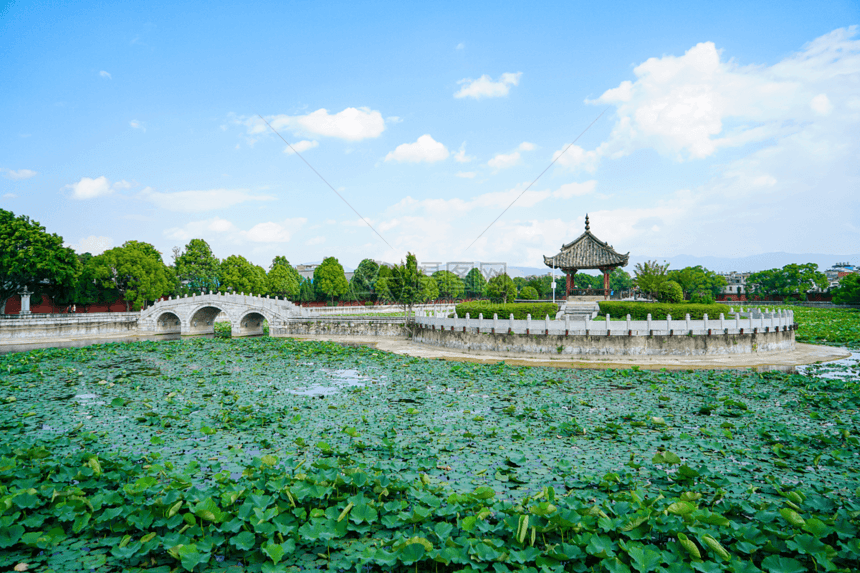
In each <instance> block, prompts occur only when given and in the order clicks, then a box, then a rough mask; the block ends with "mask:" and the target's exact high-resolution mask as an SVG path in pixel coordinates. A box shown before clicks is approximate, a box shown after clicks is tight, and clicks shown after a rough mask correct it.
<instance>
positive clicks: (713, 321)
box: [415, 310, 794, 336]
mask: <svg viewBox="0 0 860 573" xmlns="http://www.w3.org/2000/svg"><path fill="white" fill-rule="evenodd" d="M415 323H416V324H418V325H420V326H422V327H425V328H432V329H436V330H454V331H460V332H479V333H480V332H485V333H496V334H504V333H510V334H530V335H531V334H534V335H540V334H545V335H554V336H559V335H568V336H571V335H603V336H669V335H692V336H713V335H718V334H752V333H758V332H779V331H782V332H784V331H788V330H793V329H794V313H793V312H792V311H790V310H774V311H771V312H753V313H748V312H747V313H735V314H734V316H730V317H728V318H727V317H726V316H725V314H723V313H721V314H720V316H719V318H710V317H709V316H708V315H705V316H704V317H703V320H691V319H690V315H689V314H688V315H686V316H685V317H684V318H683V319H680V320H679V319H675V318H672V317H671V316H668V317H666V319H660V320H657V319H652V318H651V315H650V314H649V315H648V319H647V320H631V319H630V315H629V314H628V315H627V318H626V320H620V321H619V320H611V317H610V316H607V317H606V320H591V319H590V318H586V319H585V320H573V319H571V317H570V315H565V316H564V318H563V319H550V318H549V317H547V318H546V319H543V320H534V319H532V318H531V315H529V316H528V317H527V318H526V319H525V320H515V319H514V317H513V315H510V316H509V317H508V318H500V317H499V316H498V315H496V314H494V315H493V317H492V318H485V317H484V315H483V314H482V315H479V316H478V317H477V318H472V317H470V316H469V315H468V314H467V315H466V317H465V318H457V317H454V318H447V317H445V316H444V315H443V314H442V313H437V314H435V315H434V316H428V317H421V316H419V317H416V319H415Z"/></svg>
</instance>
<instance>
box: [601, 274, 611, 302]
mask: <svg viewBox="0 0 860 573" xmlns="http://www.w3.org/2000/svg"><path fill="white" fill-rule="evenodd" d="M610 272H612V271H609V270H607V269H603V300H609V273H610Z"/></svg>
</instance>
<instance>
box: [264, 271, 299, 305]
mask: <svg viewBox="0 0 860 573" xmlns="http://www.w3.org/2000/svg"><path fill="white" fill-rule="evenodd" d="M290 268H292V267H286V266H284V265H272V269H271V270H270V271H269V274H268V276H267V279H268V283H269V294H272V295H275V296H284V297H287V298H289V299H293V298H295V297H296V295H298V294H299V281H298V280H296V276H298V272H296V270H295V269H293V272H295V275H294V274H293V273H291V272H290V270H289V269H290Z"/></svg>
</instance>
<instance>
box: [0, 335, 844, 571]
mask: <svg viewBox="0 0 860 573" xmlns="http://www.w3.org/2000/svg"><path fill="white" fill-rule="evenodd" d="M858 373H860V368H859V367H858V365H857V363H856V362H848V363H843V364H841V365H837V366H833V367H822V366H819V367H814V368H811V369H809V370H807V371H806V373H805V374H786V373H778V372H766V373H756V372H731V371H698V372H692V371H689V372H666V371H643V370H637V369H628V370H571V369H549V368H534V367H513V366H509V365H506V364H504V363H498V364H493V365H482V364H470V363H455V362H445V361H440V360H424V359H414V358H410V357H405V356H399V355H392V354H387V353H383V352H380V351H377V350H375V349H372V348H367V347H345V346H340V345H336V344H332V343H320V342H300V341H294V340H291V339H273V338H268V337H265V338H256V339H236V340H231V339H193V340H183V341H176V342H139V343H129V344H107V345H98V346H90V347H86V348H81V349H48V350H36V351H31V352H27V353H18V354H10V355H6V356H2V357H0V402H2V405H0V427H2V431H3V433H2V438H0V512H2V513H0V567H4V568H7V567H8V568H11V567H13V566H15V565H16V564H20V563H26V564H28V565H29V567H30V569H36V568H38V570H40V571H117V570H128V571H143V570H151V571H163V572H165V573H167V572H169V571H175V570H189V571H191V570H194V571H264V572H270V571H299V570H319V569H323V570H343V571H347V570H355V571H376V570H403V571H418V570H428V571H429V570H432V571H493V572H499V573H501V572H503V571H516V570H524V571H541V570H547V571H562V570H565V571H583V572H584V571H610V572H613V573H619V572H630V571H639V572H646V571H657V572H669V573H682V572H683V573H686V572H692V571H701V572H716V571H733V572H755V571H762V570H763V571H768V572H774V573H800V572H802V571H819V570H823V571H855V570H858V569H860V541H858V531H860V517H858V516H860V499H858V495H860V491H858V486H860V458H858V455H860V441H858V437H857V436H858V435H860V413H858V408H860V384H858Z"/></svg>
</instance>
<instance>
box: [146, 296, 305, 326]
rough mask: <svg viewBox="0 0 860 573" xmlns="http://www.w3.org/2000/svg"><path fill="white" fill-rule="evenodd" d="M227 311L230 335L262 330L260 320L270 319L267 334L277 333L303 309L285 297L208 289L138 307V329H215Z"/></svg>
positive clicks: (300, 313)
mask: <svg viewBox="0 0 860 573" xmlns="http://www.w3.org/2000/svg"><path fill="white" fill-rule="evenodd" d="M222 312H223V313H224V314H225V315H227V319H228V320H229V321H230V324H231V326H232V327H233V336H257V335H261V334H263V321H264V320H266V321H268V322H269V334H270V335H273V336H275V335H278V334H280V333H281V331H283V330H284V329H285V328H286V324H287V322H288V321H289V320H290V319H291V318H293V319H295V318H299V317H300V316H302V315H303V314H304V313H303V312H302V309H301V307H297V306H296V305H294V304H293V303H291V302H290V301H288V300H279V299H275V298H269V297H261V296H253V295H245V294H225V293H209V294H201V295H194V296H187V295H186V296H183V297H174V298H169V299H167V300H160V301H158V302H156V303H155V304H154V305H153V306H151V307H149V308H147V309H145V310H143V311H141V314H140V319H139V320H138V322H137V327H138V331H139V332H141V333H152V334H181V335H183V336H194V335H199V334H212V333H213V332H215V319H216V318H217V317H218V316H219V315H220V314H221V313H222Z"/></svg>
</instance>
